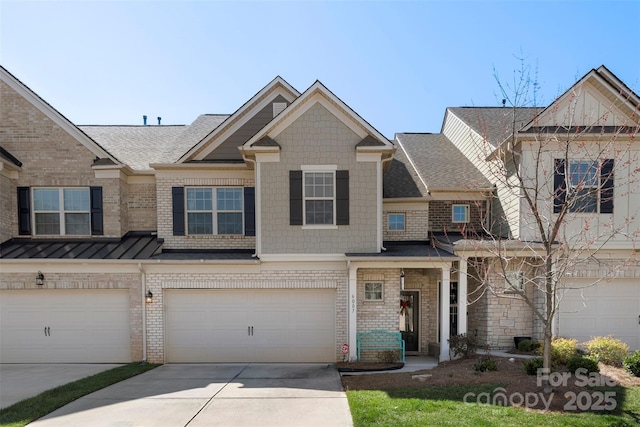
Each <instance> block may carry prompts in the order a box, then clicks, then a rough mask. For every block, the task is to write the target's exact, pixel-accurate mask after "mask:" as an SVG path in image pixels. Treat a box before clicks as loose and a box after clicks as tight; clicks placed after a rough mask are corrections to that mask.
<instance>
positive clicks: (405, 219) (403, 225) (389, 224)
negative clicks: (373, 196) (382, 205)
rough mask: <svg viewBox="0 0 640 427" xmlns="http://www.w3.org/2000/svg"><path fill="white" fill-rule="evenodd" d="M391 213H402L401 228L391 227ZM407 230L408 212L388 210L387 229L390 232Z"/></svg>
mask: <svg viewBox="0 0 640 427" xmlns="http://www.w3.org/2000/svg"><path fill="white" fill-rule="evenodd" d="M391 215H402V229H401V230H392V229H391V220H390V217H391ZM406 230H407V214H406V213H404V212H388V213H387V231H388V232H390V233H403V232H405V231H406Z"/></svg>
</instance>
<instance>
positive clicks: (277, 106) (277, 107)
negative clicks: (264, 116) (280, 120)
mask: <svg viewBox="0 0 640 427" xmlns="http://www.w3.org/2000/svg"><path fill="white" fill-rule="evenodd" d="M285 108H287V103H286V102H274V103H273V117H275V116H277V115H278V114H280V113H281V112H282V110H284V109H285Z"/></svg>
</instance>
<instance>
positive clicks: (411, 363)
mask: <svg viewBox="0 0 640 427" xmlns="http://www.w3.org/2000/svg"><path fill="white" fill-rule="evenodd" d="M476 353H478V354H480V355H484V354H486V351H484V350H482V351H480V350H478V351H477V352H476ZM489 353H490V354H491V355H492V356H497V357H506V358H512V357H513V358H515V359H518V358H520V359H531V358H533V357H536V356H530V355H526V354H510V353H507V352H505V351H499V350H491V351H490V352H489ZM436 366H438V359H437V358H435V357H431V356H406V357H405V361H404V366H403V367H402V368H400V369H394V370H391V371H368V372H341V373H340V375H342V376H345V375H373V374H401V373H404V372H416V371H422V370H425V369H433V368H435V367H436Z"/></svg>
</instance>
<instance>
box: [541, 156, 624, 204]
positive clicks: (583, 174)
mask: <svg viewBox="0 0 640 427" xmlns="http://www.w3.org/2000/svg"><path fill="white" fill-rule="evenodd" d="M566 163H567V162H566V161H565V159H554V176H553V187H554V193H553V212H554V213H560V212H561V211H562V209H563V208H566V209H567V210H568V211H569V212H581V213H601V214H611V213H613V205H614V201H615V197H614V179H615V177H614V175H615V172H614V163H615V162H614V160H613V159H602V161H597V160H569V162H568V163H569V164H568V165H566Z"/></svg>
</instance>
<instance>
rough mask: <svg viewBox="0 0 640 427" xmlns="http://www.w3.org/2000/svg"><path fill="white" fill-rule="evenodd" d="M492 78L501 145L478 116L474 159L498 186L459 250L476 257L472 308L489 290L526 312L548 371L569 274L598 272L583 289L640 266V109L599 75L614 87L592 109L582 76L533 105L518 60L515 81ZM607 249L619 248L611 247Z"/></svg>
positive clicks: (533, 87) (530, 82) (530, 84)
mask: <svg viewBox="0 0 640 427" xmlns="http://www.w3.org/2000/svg"><path fill="white" fill-rule="evenodd" d="M600 70H601V69H599V70H598V72H600ZM604 71H606V72H607V73H608V70H606V69H604V70H603V72H604ZM494 76H495V79H496V81H497V84H498V87H499V90H500V95H501V98H502V99H503V101H502V104H503V106H504V110H505V113H504V114H503V115H502V116H503V117H505V118H506V119H505V120H504V122H503V123H502V127H503V129H500V132H501V133H502V134H503V139H502V140H500V141H491V140H490V138H489V134H490V133H491V132H493V135H494V136H495V135H496V129H495V126H496V123H495V120H493V119H490V118H488V117H483V116H482V115H479V116H478V125H479V127H480V128H486V129H487V132H483V133H485V135H484V136H483V138H482V139H480V140H478V139H477V138H476V139H475V143H474V145H475V146H474V149H473V152H474V153H476V154H475V155H476V156H477V157H476V158H475V159H471V160H472V161H473V162H474V163H475V164H476V165H477V166H478V167H479V168H480V169H481V171H482V172H483V174H484V175H485V177H486V178H487V179H489V181H491V182H492V183H493V184H495V188H496V190H495V194H494V199H493V201H492V203H493V206H494V208H493V209H492V212H491V216H490V217H489V218H487V220H486V221H485V223H484V228H483V229H482V230H477V233H476V235H475V236H472V237H467V238H466V239H465V240H463V241H460V242H459V243H458V244H456V249H458V250H463V251H464V253H465V254H468V255H469V254H475V256H474V255H470V256H469V258H468V260H469V273H468V274H469V277H470V279H472V280H474V281H475V282H476V284H477V288H476V289H475V292H476V294H475V295H470V301H469V303H473V302H474V299H475V300H477V299H478V298H480V296H481V295H483V294H485V293H489V294H492V295H494V296H496V297H498V298H510V299H514V300H520V301H524V302H525V303H526V305H527V306H528V307H529V308H530V309H531V311H532V312H533V316H534V317H535V318H536V319H537V321H538V322H539V325H540V327H541V329H542V336H543V339H544V353H543V360H544V368H547V369H548V368H550V366H551V341H552V337H553V335H554V330H553V325H554V323H555V321H554V318H556V316H557V314H558V311H559V307H560V303H561V301H562V298H563V295H564V294H565V292H566V291H567V290H568V289H571V285H569V284H568V283H570V280H569V281H568V280H567V278H570V277H572V275H573V274H575V272H577V271H580V270H581V268H584V266H585V265H586V264H593V263H597V264H598V266H599V267H598V268H599V270H600V271H603V272H605V273H603V274H601V277H599V278H597V279H594V280H592V281H591V282H590V283H589V286H594V285H596V284H598V283H600V282H606V281H609V280H612V279H614V278H615V277H616V275H617V272H618V271H619V270H620V269H622V268H624V267H625V266H628V265H629V264H631V265H634V266H636V268H639V267H640V265H639V264H638V252H637V250H636V249H637V246H636V245H637V243H638V239H639V238H640V229H639V226H638V224H639V222H638V216H637V215H638V212H636V211H635V210H634V209H637V207H638V203H637V202H635V205H634V203H632V202H630V200H631V199H632V198H634V197H635V198H640V193H639V192H638V178H639V176H640V162H639V161H638V153H640V137H639V136H638V131H639V130H640V119H639V115H640V107H639V105H638V97H637V95H636V94H635V93H634V92H633V91H632V90H630V89H629V88H628V87H626V86H624V85H621V84H619V82H617V81H616V80H612V79H609V80H606V79H601V78H599V76H596V78H595V79H594V80H593V81H595V82H596V84H604V85H606V84H612V85H615V86H616V87H617V91H618V93H617V94H616V95H617V96H615V97H614V96H611V97H609V99H606V103H607V104H605V103H604V101H603V97H600V98H599V99H598V100H599V104H597V105H596V100H595V99H594V98H593V97H592V95H591V94H590V93H589V92H588V91H587V84H589V83H588V82H586V81H582V80H581V81H579V82H578V84H576V85H575V86H573V87H572V88H571V89H570V90H569V91H567V92H565V93H564V94H563V95H561V96H560V97H559V98H558V100H557V101H556V102H554V103H553V104H552V105H551V106H550V107H547V108H536V102H537V99H536V96H537V89H538V86H537V83H536V81H535V79H532V78H531V69H530V67H529V66H528V65H526V64H525V62H524V61H523V60H520V68H519V69H518V70H517V71H516V72H514V77H513V81H511V82H509V83H506V82H504V81H503V80H501V78H500V77H499V76H498V74H497V72H495V70H494ZM587 76H588V75H587ZM587 76H585V78H586V77H587ZM607 76H608V74H607ZM612 82H613V83H612ZM603 104H605V105H606V109H603V108H602V106H603ZM523 107H529V108H523ZM596 107H597V108H596ZM479 111H481V110H479ZM480 114H482V113H480ZM489 120H493V122H492V123H489ZM490 126H494V128H493V129H491V130H490V129H488V128H489V127H490ZM468 156H469V155H468ZM614 205H616V206H617V207H618V208H619V209H617V210H616V209H614ZM623 210H624V211H625V213H624V214H623V213H622V211H623ZM632 210H633V211H632ZM614 243H616V244H617V246H615V247H616V248H618V249H619V248H623V249H624V250H617V251H615V252H612V251H611V250H609V249H610V248H612V247H614V246H613V244H614Z"/></svg>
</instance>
